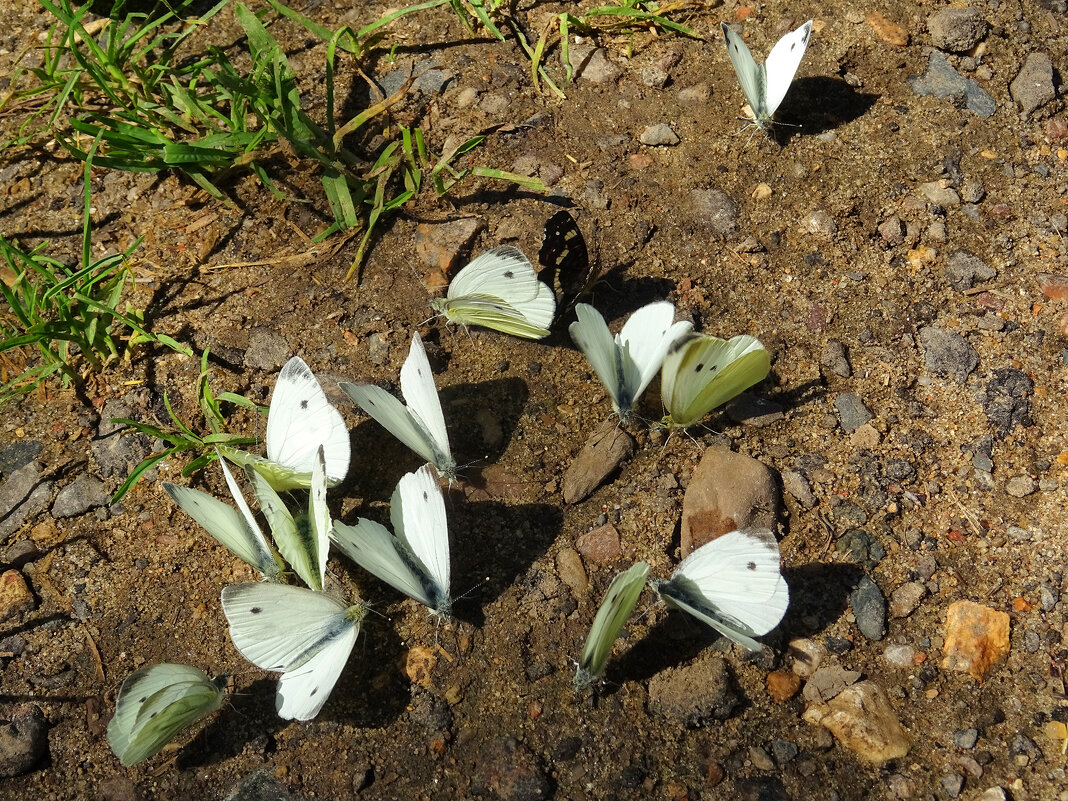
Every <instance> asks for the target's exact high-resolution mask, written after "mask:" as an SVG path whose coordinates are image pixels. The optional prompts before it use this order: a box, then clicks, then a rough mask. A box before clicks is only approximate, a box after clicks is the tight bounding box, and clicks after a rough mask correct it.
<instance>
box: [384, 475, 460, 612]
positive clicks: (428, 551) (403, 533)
mask: <svg viewBox="0 0 1068 801" xmlns="http://www.w3.org/2000/svg"><path fill="white" fill-rule="evenodd" d="M389 514H390V519H391V520H392V522H393V530H394V531H395V532H396V535H397V538H398V539H400V540H401V541H402V542H403V543H404V544H405V545H407V546H408V549H409V550H410V551H411V552H412V553H413V554H414V555H415V557H416V559H418V560H419V562H420V563H421V564H422V565H423V566H424V567H425V569H426V575H427V577H428V578H429V579H430V580H431V582H430V583H431V584H432V585H433V590H434V592H433V594H432V599H433V603H430V604H427V606H429V607H430V608H431V609H433V610H434V611H435V612H436V613H438V614H439V615H442V616H443V617H448V616H449V612H450V607H451V600H450V598H449V586H450V576H449V524H448V520H447V518H446V516H445V500H444V498H442V496H441V486H440V485H439V484H438V481H437V479H436V478H435V477H434V474H433V473H432V472H431V471H430V467H429V466H427V465H423V466H422V467H421V468H419V469H418V470H416V471H415V472H414V473H408V474H407V475H405V476H404V477H403V478H401V480H400V482H399V483H398V484H397V489H396V490H395V491H394V492H393V498H392V500H391V501H390V508H389Z"/></svg>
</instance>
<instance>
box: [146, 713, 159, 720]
mask: <svg viewBox="0 0 1068 801" xmlns="http://www.w3.org/2000/svg"><path fill="white" fill-rule="evenodd" d="M158 714H159V712H153V713H152V714H151V715H149V716H148V719H149V720H152V718H154V717H156V715H158Z"/></svg>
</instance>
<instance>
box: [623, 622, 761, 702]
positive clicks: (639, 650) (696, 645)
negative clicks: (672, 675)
mask: <svg viewBox="0 0 1068 801" xmlns="http://www.w3.org/2000/svg"><path fill="white" fill-rule="evenodd" d="M768 637H774V635H773V634H771V635H768ZM764 639H765V640H766V639H767V638H764ZM732 645H733V644H732V643H731V641H730V640H729V639H727V638H726V637H724V636H722V635H721V634H719V633H718V632H716V631H715V630H714V629H712V628H710V627H709V626H706V625H704V624H703V623H700V622H698V621H696V620H691V619H690V618H689V617H688V616H687V615H686V614H684V613H682V612H676V611H672V612H670V613H668V614H667V615H666V616H665V617H664V618H663V619H662V620H660V621H659V622H657V623H656V624H655V625H654V626H653V627H652V628H651V629H649V630H648V632H646V635H645V636H644V637H642V638H641V639H640V640H638V641H637V642H636V643H634V645H633V646H631V648H630V649H629V650H628V651H627V652H626V653H625V654H623V655H622V656H621V657H620V658H618V659H615V660H613V661H609V663H608V669H607V671H606V675H607V676H608V682H609V683H610V684H611V685H612V686H615V683H616V682H618V683H620V684H621V683H622V682H624V681H638V682H643V681H648V680H649V679H651V678H653V677H654V676H656V675H658V674H660V673H662V672H664V671H665V670H669V669H671V668H677V667H680V666H681V665H685V664H687V663H688V662H691V661H692V660H694V659H696V658H697V657H698V656H699V655H700V654H701V653H703V652H704V651H705V650H706V649H708V648H709V647H711V648H712V649H713V650H715V651H716V652H718V653H720V654H721V655H723V656H727V655H728V654H730V653H731V651H732V650H735V651H737V652H738V653H739V654H741V659H742V660H745V659H747V658H754V657H758V656H759V655H760V652H759V651H758V652H757V653H756V654H754V655H752V656H749V654H748V652H747V651H746V650H745V649H744V648H741V647H740V646H739V647H738V648H737V649H733V648H732Z"/></svg>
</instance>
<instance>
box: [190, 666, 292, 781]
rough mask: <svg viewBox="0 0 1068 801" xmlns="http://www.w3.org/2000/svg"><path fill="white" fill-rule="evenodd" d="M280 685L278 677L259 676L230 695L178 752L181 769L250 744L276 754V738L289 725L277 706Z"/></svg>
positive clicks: (201, 764) (223, 757)
mask: <svg viewBox="0 0 1068 801" xmlns="http://www.w3.org/2000/svg"><path fill="white" fill-rule="evenodd" d="M277 685H278V683H277V681H275V680H274V679H269V678H263V679H257V680H256V681H254V682H252V684H250V685H249V686H248V687H246V688H245V689H244V690H241V691H240V692H234V693H231V694H230V695H228V696H227V699H226V702H225V703H224V704H223V706H222V709H221V710H220V711H219V714H218V715H216V716H215V717H214V718H213V719H212V721H211V723H209V724H208V725H207V726H205V727H204V729H202V730H201V731H200V733H199V734H198V735H197V736H196V737H195V738H194V739H193V740H192V741H191V742H190V743H189V744H188V745H187V746H186V747H185V748H183V749H182V750H181V752H180V753H179V754H178V759H177V767H178V769H179V770H186V769H189V768H203V767H207V766H209V765H215V764H218V763H220V762H224V761H226V760H227V759H230V758H232V757H236V756H239V755H240V754H241V753H242V752H243V751H244V750H245V749H246V748H249V747H251V748H252V749H253V750H254V751H257V752H259V753H260V754H262V755H264V756H266V755H267V754H271V753H273V752H274V751H275V749H276V748H277V746H276V743H275V737H276V736H277V734H278V732H279V731H281V730H282V729H284V728H285V727H286V726H288V725H289V721H287V720H282V719H281V718H280V717H278V714H277V713H276V712H275V709H274V696H275V688H276V687H277Z"/></svg>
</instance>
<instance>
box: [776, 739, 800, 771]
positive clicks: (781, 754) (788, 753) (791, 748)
mask: <svg viewBox="0 0 1068 801" xmlns="http://www.w3.org/2000/svg"><path fill="white" fill-rule="evenodd" d="M771 753H772V755H773V756H774V757H775V761H776V762H778V763H779V765H780V766H781V765H785V764H787V763H788V762H792V761H793V760H794V758H795V757H796V756H797V746H796V745H795V744H794V743H792V742H790V741H789V740H773V741H772V743H771Z"/></svg>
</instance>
